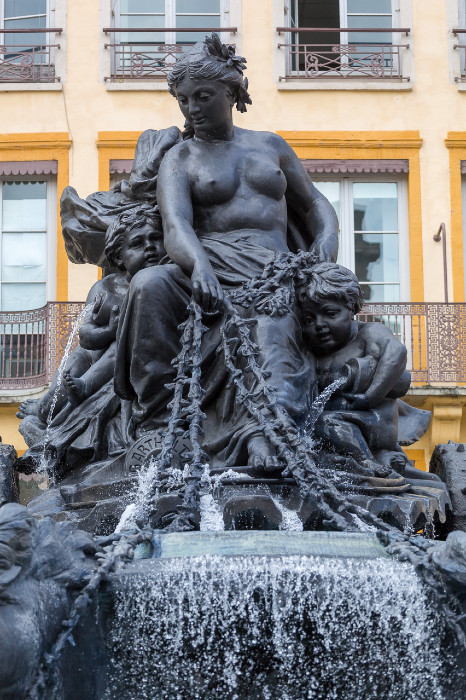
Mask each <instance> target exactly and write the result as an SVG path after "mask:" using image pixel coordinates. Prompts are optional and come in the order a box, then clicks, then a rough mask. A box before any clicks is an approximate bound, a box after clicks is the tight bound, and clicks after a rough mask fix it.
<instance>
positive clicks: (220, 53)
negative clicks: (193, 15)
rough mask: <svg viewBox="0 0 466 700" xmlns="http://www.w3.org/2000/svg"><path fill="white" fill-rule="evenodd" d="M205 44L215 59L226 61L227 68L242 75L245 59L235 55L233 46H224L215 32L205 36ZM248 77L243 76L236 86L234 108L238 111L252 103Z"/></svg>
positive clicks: (245, 109) (243, 110)
mask: <svg viewBox="0 0 466 700" xmlns="http://www.w3.org/2000/svg"><path fill="white" fill-rule="evenodd" d="M205 45H206V48H207V51H208V52H209V54H210V55H211V56H212V57H213V58H216V59H217V61H221V62H222V63H226V64H227V66H228V68H234V69H235V70H236V71H238V73H239V74H240V75H241V76H243V71H244V70H246V63H247V61H246V59H245V58H243V56H237V55H236V51H235V47H234V46H226V44H222V42H221V41H220V37H219V35H218V34H216V33H215V32H213V33H212V36H206V38H205ZM248 85H249V83H248V79H247V78H244V79H243V82H242V84H241V85H238V88H237V96H236V97H237V100H236V109H237V110H238V112H246V111H247V108H246V105H252V100H251V97H250V95H249V93H248Z"/></svg>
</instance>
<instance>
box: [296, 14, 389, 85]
mask: <svg viewBox="0 0 466 700" xmlns="http://www.w3.org/2000/svg"><path fill="white" fill-rule="evenodd" d="M394 4H395V0H288V15H289V25H290V27H302V28H306V27H312V28H315V31H307V32H297V33H294V34H293V35H292V36H291V41H292V42H293V43H294V45H295V50H294V52H293V53H294V56H293V65H292V66H291V69H292V70H293V71H300V72H302V71H305V72H308V71H309V70H313V68H314V69H315V70H316V71H319V70H321V71H322V70H325V71H328V70H329V69H330V68H333V69H334V70H340V69H344V68H345V67H348V66H351V65H352V63H353V64H354V63H355V61H357V62H358V64H360V63H361V61H362V62H363V63H369V64H371V65H373V63H374V58H373V52H374V48H375V47H381V46H384V45H386V46H387V45H390V44H391V43H392V33H391V32H380V31H377V30H378V29H391V28H392V27H393V26H395V25H394V19H395V8H394ZM333 27H335V32H333V31H319V29H321V30H322V29H332V28H333ZM337 29H340V30H341V31H337ZM348 29H349V30H351V29H361V30H363V31H347V30H348ZM345 30H346V31H345ZM298 47H300V48H298ZM389 61H390V53H388V54H387V56H386V57H384V58H382V62H383V63H385V64H387V65H388V62H389ZM311 63H312V65H311ZM306 64H307V65H306Z"/></svg>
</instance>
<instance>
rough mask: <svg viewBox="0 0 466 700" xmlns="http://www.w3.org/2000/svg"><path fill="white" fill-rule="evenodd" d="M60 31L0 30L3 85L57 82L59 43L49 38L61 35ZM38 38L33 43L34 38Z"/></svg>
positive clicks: (0, 77) (58, 79) (0, 68)
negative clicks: (56, 61) (50, 41)
mask: <svg viewBox="0 0 466 700" xmlns="http://www.w3.org/2000/svg"><path fill="white" fill-rule="evenodd" d="M62 31H63V30H62V29H59V28H54V29H50V28H48V29H47V28H41V29H1V30H0V36H3V42H4V43H3V44H0V83H54V82H59V81H60V77H58V76H57V75H56V74H55V56H54V54H55V50H56V49H59V48H60V44H57V43H49V42H48V41H47V36H46V35H50V34H52V35H57V34H61V33H62ZM34 34H35V35H37V37H34V38H36V39H37V40H36V41H33V37H32V36H31V35H34Z"/></svg>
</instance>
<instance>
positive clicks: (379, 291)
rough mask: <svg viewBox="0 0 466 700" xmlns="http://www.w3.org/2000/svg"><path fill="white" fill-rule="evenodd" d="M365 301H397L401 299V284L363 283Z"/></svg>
mask: <svg viewBox="0 0 466 700" xmlns="http://www.w3.org/2000/svg"><path fill="white" fill-rule="evenodd" d="M361 289H362V293H363V296H364V300H365V301H370V302H388V303H391V302H395V301H400V285H399V284H361Z"/></svg>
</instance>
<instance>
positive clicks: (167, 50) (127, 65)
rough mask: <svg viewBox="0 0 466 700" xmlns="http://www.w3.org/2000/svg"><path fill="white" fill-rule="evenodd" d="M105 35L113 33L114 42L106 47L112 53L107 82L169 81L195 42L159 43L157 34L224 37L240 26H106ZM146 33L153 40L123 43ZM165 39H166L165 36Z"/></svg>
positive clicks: (233, 32) (234, 32)
mask: <svg viewBox="0 0 466 700" xmlns="http://www.w3.org/2000/svg"><path fill="white" fill-rule="evenodd" d="M103 31H104V33H105V34H112V35H113V36H114V39H113V41H112V42H111V43H106V44H105V45H104V46H105V48H106V49H109V50H110V52H111V54H110V75H109V76H105V78H104V79H105V80H106V81H110V82H112V81H123V80H132V81H137V80H166V79H167V75H168V74H169V73H170V71H171V69H172V68H173V65H174V63H175V61H176V59H177V58H178V57H179V55H180V54H182V53H183V51H185V50H186V49H189V48H190V47H191V46H192V45H193V42H192V41H186V42H182V43H168V44H167V43H163V42H160V41H156V38H157V34H159V35H160V34H163V35H166V34H172V35H173V36H175V35H176V34H179V33H183V32H184V33H190V34H192V33H193V32H197V33H202V34H210V33H211V32H219V33H221V34H236V32H237V27H221V28H219V27H188V28H173V27H170V28H166V27H162V28H160V29H148V28H147V27H144V28H141V27H140V28H133V27H131V29H130V30H128V29H127V28H125V29H123V28H121V27H120V28H115V27H106V28H105V29H104V30H103ZM137 33H144V34H145V35H147V34H151V35H152V34H153V35H154V41H146V39H145V38H144V39H143V40H142V41H129V40H128V41H123V40H122V39H121V37H120V35H121V34H126V35H127V36H128V35H129V34H131V35H133V34H137ZM164 38H165V36H164Z"/></svg>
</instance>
